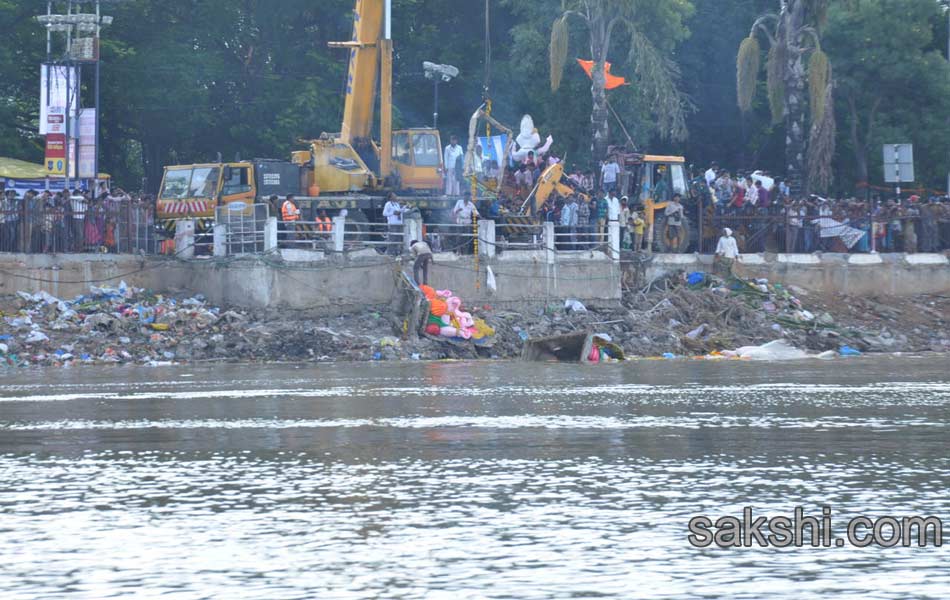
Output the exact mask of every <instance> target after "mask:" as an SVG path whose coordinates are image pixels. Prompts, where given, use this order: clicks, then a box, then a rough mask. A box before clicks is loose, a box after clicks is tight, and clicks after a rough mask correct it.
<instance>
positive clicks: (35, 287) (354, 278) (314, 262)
mask: <svg viewBox="0 0 950 600" xmlns="http://www.w3.org/2000/svg"><path fill="white" fill-rule="evenodd" d="M286 254H287V256H286V258H291V259H296V260H284V257H282V256H280V255H270V256H248V257H243V258H241V257H238V258H229V259H218V260H212V259H208V260H203V259H193V260H188V261H184V260H178V259H174V258H167V257H154V256H148V257H145V256H142V257H137V256H111V255H98V254H91V255H59V256H50V255H24V254H7V255H0V295H5V294H13V293H15V292H17V291H21V290H22V291H29V292H38V291H46V292H49V293H50V294H53V295H54V296H57V297H61V298H71V297H74V296H78V295H80V294H84V293H86V292H87V291H88V289H89V286H90V285H100V284H103V283H118V281H119V280H120V279H122V280H125V281H126V282H127V283H128V284H129V285H130V286H133V287H140V288H146V289H151V290H155V291H157V292H187V293H188V294H199V293H200V294H203V295H204V296H205V297H206V298H208V299H209V300H210V301H211V302H214V303H216V304H222V305H228V306H239V307H246V308H289V309H299V310H316V311H321V310H326V311H328V312H333V311H335V310H336V309H340V308H353V307H365V306H378V305H388V304H389V303H390V302H391V301H392V300H393V298H394V297H395V295H396V294H397V291H398V289H397V277H396V276H395V275H396V274H397V273H398V271H399V269H401V268H404V269H406V270H408V271H411V263H409V262H407V263H404V264H400V263H398V262H395V261H393V260H392V259H388V258H386V257H381V256H378V255H376V256H372V255H374V254H375V253H373V252H371V253H370V254H371V255H363V256H356V257H350V258H347V259H346V260H331V259H327V258H324V257H323V256H322V254H318V253H301V252H296V253H291V252H287V253H286ZM301 259H303V260H301ZM488 267H490V268H491V270H492V273H493V275H494V278H495V281H496V289H495V290H491V289H490V288H489V285H488V281H487V279H488V273H487V268H488ZM620 277H621V268H620V264H619V263H617V262H614V261H611V260H608V259H607V258H606V256H604V255H603V254H600V253H596V252H589V253H577V254H576V255H573V256H571V257H570V258H563V257H562V258H560V259H559V260H558V261H557V262H556V263H551V262H548V261H546V260H545V256H544V252H538V253H531V252H523V253H517V255H516V253H508V254H507V255H504V256H498V257H495V258H494V259H491V262H488V261H487V259H485V258H484V257H483V258H482V259H481V260H480V261H479V263H478V264H476V262H475V258H474V257H472V256H456V255H454V254H445V255H437V256H436V258H435V264H434V265H433V267H432V269H431V270H430V274H429V280H430V282H431V283H433V284H434V285H435V286H437V287H438V288H440V289H450V290H452V291H453V292H454V293H455V294H456V295H458V296H459V297H461V298H464V299H465V302H466V303H468V304H470V305H477V304H485V303H490V304H492V305H493V306H509V307H518V306H525V305H533V304H545V303H548V302H551V301H554V300H558V299H560V300H562V301H563V299H564V298H576V299H579V300H581V301H584V302H585V303H590V304H592V305H598V304H604V305H618V304H619V302H620Z"/></svg>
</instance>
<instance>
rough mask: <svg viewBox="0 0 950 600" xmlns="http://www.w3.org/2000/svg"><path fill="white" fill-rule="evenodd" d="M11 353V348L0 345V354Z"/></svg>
mask: <svg viewBox="0 0 950 600" xmlns="http://www.w3.org/2000/svg"><path fill="white" fill-rule="evenodd" d="M9 351H10V347H9V346H7V345H6V344H3V343H0V354H6V353H7V352H9Z"/></svg>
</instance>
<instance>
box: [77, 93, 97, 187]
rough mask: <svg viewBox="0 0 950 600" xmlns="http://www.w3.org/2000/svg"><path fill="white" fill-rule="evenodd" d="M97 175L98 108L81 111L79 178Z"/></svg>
mask: <svg viewBox="0 0 950 600" xmlns="http://www.w3.org/2000/svg"><path fill="white" fill-rule="evenodd" d="M95 177H96V109H94V108H84V109H82V112H80V113H79V178H80V179H93V178H95Z"/></svg>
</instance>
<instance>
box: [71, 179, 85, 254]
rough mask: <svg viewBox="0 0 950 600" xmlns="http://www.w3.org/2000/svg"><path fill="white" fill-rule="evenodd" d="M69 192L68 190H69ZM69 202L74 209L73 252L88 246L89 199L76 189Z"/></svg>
mask: <svg viewBox="0 0 950 600" xmlns="http://www.w3.org/2000/svg"><path fill="white" fill-rule="evenodd" d="M67 193H68V192H67ZM69 204H70V206H71V207H72V209H73V219H72V234H73V252H82V251H83V250H84V249H85V247H86V242H85V239H86V232H85V225H86V208H87V207H88V205H89V204H88V201H87V200H86V196H85V195H83V193H82V192H80V191H79V190H78V189H77V190H74V191H73V193H72V195H71V196H70V197H69Z"/></svg>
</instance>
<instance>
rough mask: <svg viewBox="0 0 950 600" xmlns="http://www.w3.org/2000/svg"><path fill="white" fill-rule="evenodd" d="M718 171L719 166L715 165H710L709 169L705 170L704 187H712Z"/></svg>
mask: <svg viewBox="0 0 950 600" xmlns="http://www.w3.org/2000/svg"><path fill="white" fill-rule="evenodd" d="M718 170H719V165H718V164H717V163H712V165H710V167H709V169H707V170H706V187H712V186H713V184H714V183H716V177H717V176H718V175H717V173H716V172H717V171H718Z"/></svg>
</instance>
